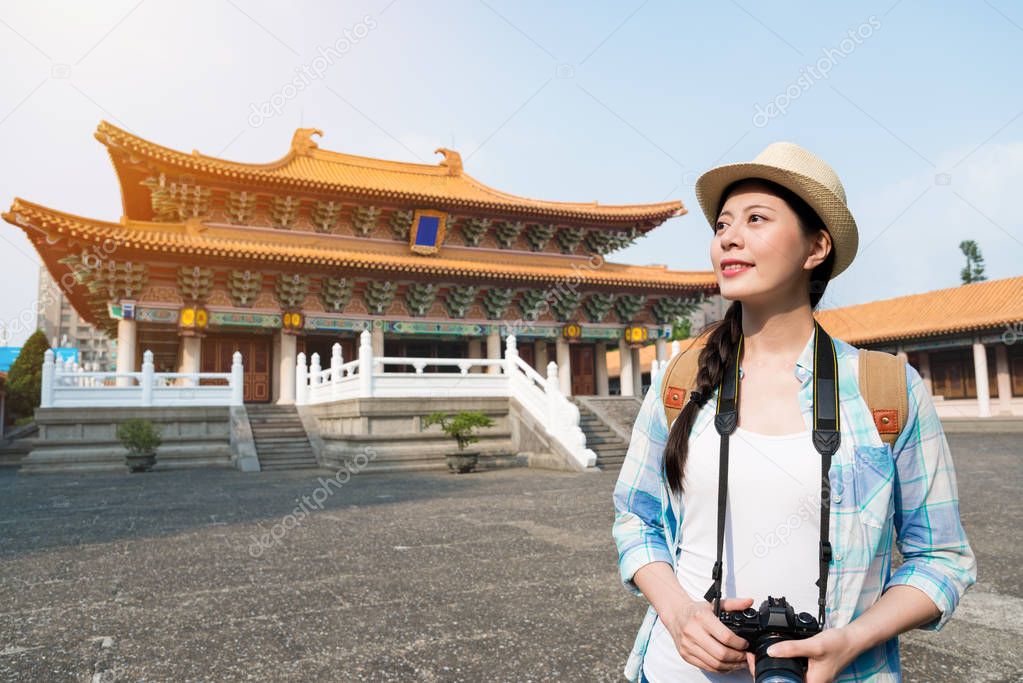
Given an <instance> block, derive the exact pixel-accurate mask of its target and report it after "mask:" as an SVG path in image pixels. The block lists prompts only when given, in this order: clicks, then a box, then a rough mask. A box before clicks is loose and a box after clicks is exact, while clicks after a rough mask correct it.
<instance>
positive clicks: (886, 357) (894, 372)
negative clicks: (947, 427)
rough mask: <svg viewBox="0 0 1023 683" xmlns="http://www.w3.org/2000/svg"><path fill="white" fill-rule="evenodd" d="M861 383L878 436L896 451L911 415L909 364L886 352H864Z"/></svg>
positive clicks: (871, 350)
mask: <svg viewBox="0 0 1023 683" xmlns="http://www.w3.org/2000/svg"><path fill="white" fill-rule="evenodd" d="M859 380H860V393H861V394H863V398H864V400H865V401H866V402H867V407H868V408H869V409H870V413H871V415H872V416H873V418H874V425H875V426H876V427H877V433H878V434H879V435H880V436H881V440H882V441H884V442H885V443H886V444H888V445H889V446H891V447H892V448H895V441H896V440H898V438H899V433H900V432H901V431H902V428H903V427H904V426H905V424H906V414H907V413H908V412H909V397H908V395H907V389H906V367H905V363H904V362H903V361H902V360H901V359H899V357H898V356H895V355H892V354H890V353H886V352H884V351H875V350H873V349H860V372H859Z"/></svg>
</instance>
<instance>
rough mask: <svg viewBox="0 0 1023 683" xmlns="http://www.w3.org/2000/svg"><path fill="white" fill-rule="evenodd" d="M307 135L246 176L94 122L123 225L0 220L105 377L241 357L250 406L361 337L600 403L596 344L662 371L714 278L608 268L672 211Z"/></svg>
mask: <svg viewBox="0 0 1023 683" xmlns="http://www.w3.org/2000/svg"><path fill="white" fill-rule="evenodd" d="M318 135H321V132H320V131H318V130H315V129H308V128H306V129H299V130H298V131H296V132H295V134H294V137H293V139H292V142H291V146H290V149H289V150H288V152H287V154H285V155H284V157H283V158H281V159H280V160H278V161H274V162H270V163H266V164H250V163H239V162H234V161H228V160H224V159H219V158H215V157H211V156H207V155H204V154H200V153H199V152H197V151H193V152H191V153H186V152H181V151H177V150H173V149H169V148H166V147H162V146H160V145H157V144H155V143H153V142H150V141H148V140H145V139H143V138H141V137H138V136H137V135H134V134H132V133H130V132H128V131H126V130H122V129H120V128H118V127H116V126H113V125H111V124H109V123H106V122H102V123H100V125H99V127H98V128H97V130H96V133H95V136H96V138H97V139H98V140H99V141H100V142H101V143H102V144H103V145H105V146H106V148H107V150H108V152H109V154H110V158H111V160H112V162H113V165H114V169H115V171H116V173H117V177H118V180H119V183H120V191H121V200H122V206H123V213H122V215H121V216H120V217H119V218H117V219H115V220H101V219H95V218H89V217H84V216H77V215H73V214H70V213H66V212H63V211H60V210H58V209H54V208H50V207H46V206H41V205H39V204H36V203H33V202H31V201H28V200H25V199H20V198H19V199H15V200H14V202H13V204H12V205H11V207H10V209H9V210H8V211H6V212H5V213H4V214H3V218H4V219H5V220H6V221H7V222H9V223H11V224H13V225H15V226H17V227H18V228H20V229H21V230H23V231H24V232H25V234H26V235H27V236H28V238H29V240H30V241H31V242H32V244H33V245H34V246H35V248H36V250H37V251H38V252H39V255H40V257H41V258H42V260H43V263H44V265H45V267H46V269H47V270H48V271H49V273H50V275H51V276H52V277H53V279H54V280H55V281H56V282H57V283H58V285H59V286H60V288H61V291H62V293H63V294H64V295H65V296H66V297H67V299H68V301H69V302H70V303H71V305H72V306H73V307H74V309H75V310H76V311H77V312H78V313H79V314H80V315H81V316H82V317H83V318H84V319H85V320H86V321H87V322H89V323H90V324H92V325H95V326H96V327H98V328H99V329H102V330H104V331H106V333H107V334H108V335H109V336H110V337H111V338H115V339H116V342H117V343H116V348H117V352H116V370H117V372H119V373H125V372H135V371H138V369H139V367H140V363H141V357H142V354H143V351H146V350H150V351H152V352H153V355H154V365H155V368H156V371H157V372H181V373H195V372H226V371H228V370H229V366H230V364H231V358H232V354H233V353H234V352H235V351H241V352H242V356H243V359H244V367H245V381H244V395H245V401H246V402H252V403H260V402H279V403H290V402H293V401H294V397H295V366H296V360H297V358H298V354H299V353H301V352H304V353H306V354H307V355H311V354H312V353H318V354H319V355H320V357H321V358H329V357H330V355H331V348H332V346H333V345H334V344H335V343H339V344H341V347H342V354H343V357H344V359H345V360H349V359H352V358H354V357H355V356H356V352H357V349H358V344H359V342H358V337H359V335H360V334H361V332H362V331H363V330H370V331H371V334H372V342H373V351H374V355H375V356H379V355H385V356H395V357H442V358H500V357H502V355H503V348H502V347H503V345H504V343H503V342H504V341H505V339H506V338H507V335H509V334H514V335H515V336H516V339H517V347H518V351H519V355H520V356H521V357H522V358H523V360H525V361H526V362H528V363H530V364H531V365H533V366H534V367H535V368H537V369H538V370H540V371H541V374H545V370H544V369H545V368H546V365H547V363H548V361H552V360H554V361H557V363H558V368H559V383H560V385H561V390H562V392H563V393H565V394H566V395H608V393H609V376H608V372H607V366H606V363H605V358H606V355H607V351H608V350H610V349H619V350H623V351H627V352H628V353H629V354H630V355H631V354H635V355H636V358H637V359H638V349H639V348H640V347H642V346H645V345H651V346H652V347H653V348H654V349H655V354H656V355H657V356H658V357H660V358H667V355H668V344H667V339H668V337H669V336H670V334H671V329H672V323H673V322H674V321H676V320H677V319H678V318H679V316H680V315H682V314H683V313H684V312H686V311H688V310H690V309H691V307H692V306H693V305H694V304H698V303H699V302H702V301H705V299H706V296H707V295H708V294H713V293H714V292H715V291H716V283H715V281H714V277H713V274H712V273H710V272H702V271H700V272H684V271H672V270H668V269H667V268H665V267H663V266H633V265H627V264H622V263H615V262H611V261H608V260H606V259H605V255H607V254H609V253H611V252H613V251H615V250H618V249H621V248H624V247H626V246H628V245H630V244H632V243H633V242H634V241H635V240H636V239H638V238H640V237H642V236H643V235H645V234H646V233H648V232H649V231H650V230H653V229H654V228H656V227H658V226H659V225H661V224H662V223H663V222H664V221H665V220H667V219H668V218H671V217H673V216H679V215H682V214H684V213H685V212H686V210H685V208H684V206H683V205H682V203H681V202H679V201H664V202H658V203H652V204H629V205H605V204H599V203H597V202H561V201H544V200H538V199H531V198H527V197H521V196H516V195H512V194H508V193H505V192H501V191H499V190H496V189H494V188H491V187H488V186H487V185H485V184H483V183H481V182H480V181H478V180H476V179H475V178H473V177H472V176H470V175H469V174H467V173H466V172H465V170H464V169H463V167H462V160H461V157H460V156H459V154H458V153H457V152H455V151H453V150H449V149H444V148H441V149H438V150H437V152H438V153H439V154H441V155H442V157H443V158H442V160H441V161H440V163H438V164H436V165H430V164H416V163H405V162H399V161H388V160H381V159H374V158H368V157H362V156H355V155H351V154H343V153H339V152H333V151H328V150H324V149H321V148H320V147H319V145H318V144H317V142H316V140H315V139H314V137H315V136H318ZM111 369H113V368H111ZM477 369H478V368H477ZM497 369H498V368H497V367H496V366H491V367H490V370H497ZM433 370H437V371H442V370H444V368H437V367H433V366H431V367H430V368H429V369H428V371H433ZM450 370H452V371H455V372H457V371H458V369H457V368H450ZM635 379H638V377H636V378H630V380H629V381H628V382H625V383H624V385H623V388H622V389H621V393H624V394H626V395H630V394H632V393H633V391H634V387H635V386H636V384H637V383H636V382H635Z"/></svg>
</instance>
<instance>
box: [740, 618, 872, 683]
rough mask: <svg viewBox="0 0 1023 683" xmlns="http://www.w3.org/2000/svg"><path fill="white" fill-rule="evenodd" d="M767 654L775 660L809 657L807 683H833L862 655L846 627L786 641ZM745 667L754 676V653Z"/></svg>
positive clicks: (773, 646)
mask: <svg viewBox="0 0 1023 683" xmlns="http://www.w3.org/2000/svg"><path fill="white" fill-rule="evenodd" d="M767 650H768V653H769V654H770V655H771V656H772V657H806V658H807V669H806V683H831V681H833V680H835V678H837V677H838V674H840V673H842V671H843V670H844V669H845V667H847V666H849V664H850V663H851V662H852V661H853V660H854V659H856V657H857V656H858V655H859V654H860V652H861V648H860V647H859V644H858V643H857V641H856V640H855V639H854V638H853V636H852V634H850V633H849V631H848V630H846V629H845V628H844V627H840V628H829V629H825V630H823V631H821V632H820V633H818V634H817V635H815V636H811V637H809V638H804V639H802V640H785V641H782V642H780V643H775V644H774V645H772V646H771V647H769V648H768V649H767ZM746 663H747V664H748V665H749V672H750V675H752V676H755V675H756V672H755V670H754V665H755V663H756V661H755V658H754V656H753V653H752V652H747V653H746Z"/></svg>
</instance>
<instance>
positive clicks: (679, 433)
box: [664, 178, 835, 493]
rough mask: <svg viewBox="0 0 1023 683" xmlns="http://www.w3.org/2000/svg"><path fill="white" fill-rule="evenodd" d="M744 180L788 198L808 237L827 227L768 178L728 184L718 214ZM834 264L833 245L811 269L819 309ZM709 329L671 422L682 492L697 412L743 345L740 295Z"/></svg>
mask: <svg viewBox="0 0 1023 683" xmlns="http://www.w3.org/2000/svg"><path fill="white" fill-rule="evenodd" d="M744 182H757V183H761V184H763V185H765V186H766V187H767V188H768V190H769V191H770V192H771V193H772V194H775V195H777V196H778V197H780V198H781V199H782V200H784V201H785V203H786V204H788V205H789V208H791V209H792V211H793V212H794V213H795V214H796V216H797V217H798V219H799V227H800V228H801V229H802V230H803V233H804V234H805V235H807V236H808V237H813V236H815V235H816V234H817V233H818V231H820V230H827V228H826V227H825V225H824V221H822V220H821V219H820V216H818V215H817V212H816V211H814V210H813V209H812V208H811V207H810V205H809V204H807V203H806V202H805V201H804V200H803V199H802V198H801V197H800V196H799V195H797V194H796V193H795V192H793V191H792V190H790V189H788V188H787V187H784V186H783V185H779V184H778V183H776V182H773V181H771V180H767V179H764V178H742V179H740V180H737V181H735V182H733V183H732V184H730V185H729V186H728V187H726V188H725V190H724V192H722V193H721V203H720V204H719V206H718V214H720V213H721V209H722V207H723V206H724V203H725V200H727V199H728V196H729V195H730V194H731V193H732V192H733V191H735V189H736V188H737V187H738V185H739V184H741V183H744ZM834 264H835V250H834V248H832V249H831V251H830V253H829V254H828V256H827V258H825V259H824V261H823V262H821V263H820V264H819V265H818V266H817V267H815V268H814V269H813V271H811V273H810V288H809V289H810V291H809V296H810V308H811V309H812V310H816V309H817V305H818V304H819V303H820V300H821V297H823V296H824V289H825V288H826V287H827V284H828V280H830V279H831V271H832V269H833V267H834ZM708 333H709V336H708V337H707V344H706V345H705V346H704V348H703V349H702V350H701V351H700V357H699V370H698V371H697V374H696V389H695V390H694V391H693V392H691V393H690V400H689V401H687V402H686V405H685V407H684V408H683V409H682V412H680V413H679V415H678V417H677V418H675V421H674V422H673V423H672V424H671V431H670V432H669V433H668V441H667V443H666V444H665V448H664V468H665V472H666V474H667V478H668V485H669V486H670V487H671V489H672V490H673V491H677V492H679V493H681V492H682V491H683V490H684V479H685V466H686V458H687V456H688V454H689V432H690V431H691V430H692V428H693V423H694V422H695V421H696V414H697V413H698V412H699V411H700V409H701V408H702V407H703V405H704V404H705V403H706V402H707V399H709V398H710V396H711V394H712V393H714V391H715V389H717V387H718V385H719V384H720V383H721V378H722V376H723V374H724V368H725V364H726V363H727V362H728V361H729V359H730V358H732V356H733V354H734V352H735V349H736V348H737V347H738V345H739V338H740V337H741V336H742V303H741V302H740V301H739V300H738V299H736V300H735V301H733V302H732V304H731V305H730V306H729V307H728V310H727V311H726V312H725V316H724V318H723V319H722V320H721V321H719V322H716V323H712V324H711V325H709V326H707V328H705V329H704V331H703V332H702V333H701V336H702V335H703V334H708Z"/></svg>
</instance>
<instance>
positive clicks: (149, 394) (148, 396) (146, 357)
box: [142, 350, 154, 406]
mask: <svg viewBox="0 0 1023 683" xmlns="http://www.w3.org/2000/svg"><path fill="white" fill-rule="evenodd" d="M153 379H154V378H153V352H152V351H148V350H147V351H146V352H145V353H143V354H142V405H143V406H151V405H153Z"/></svg>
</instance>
